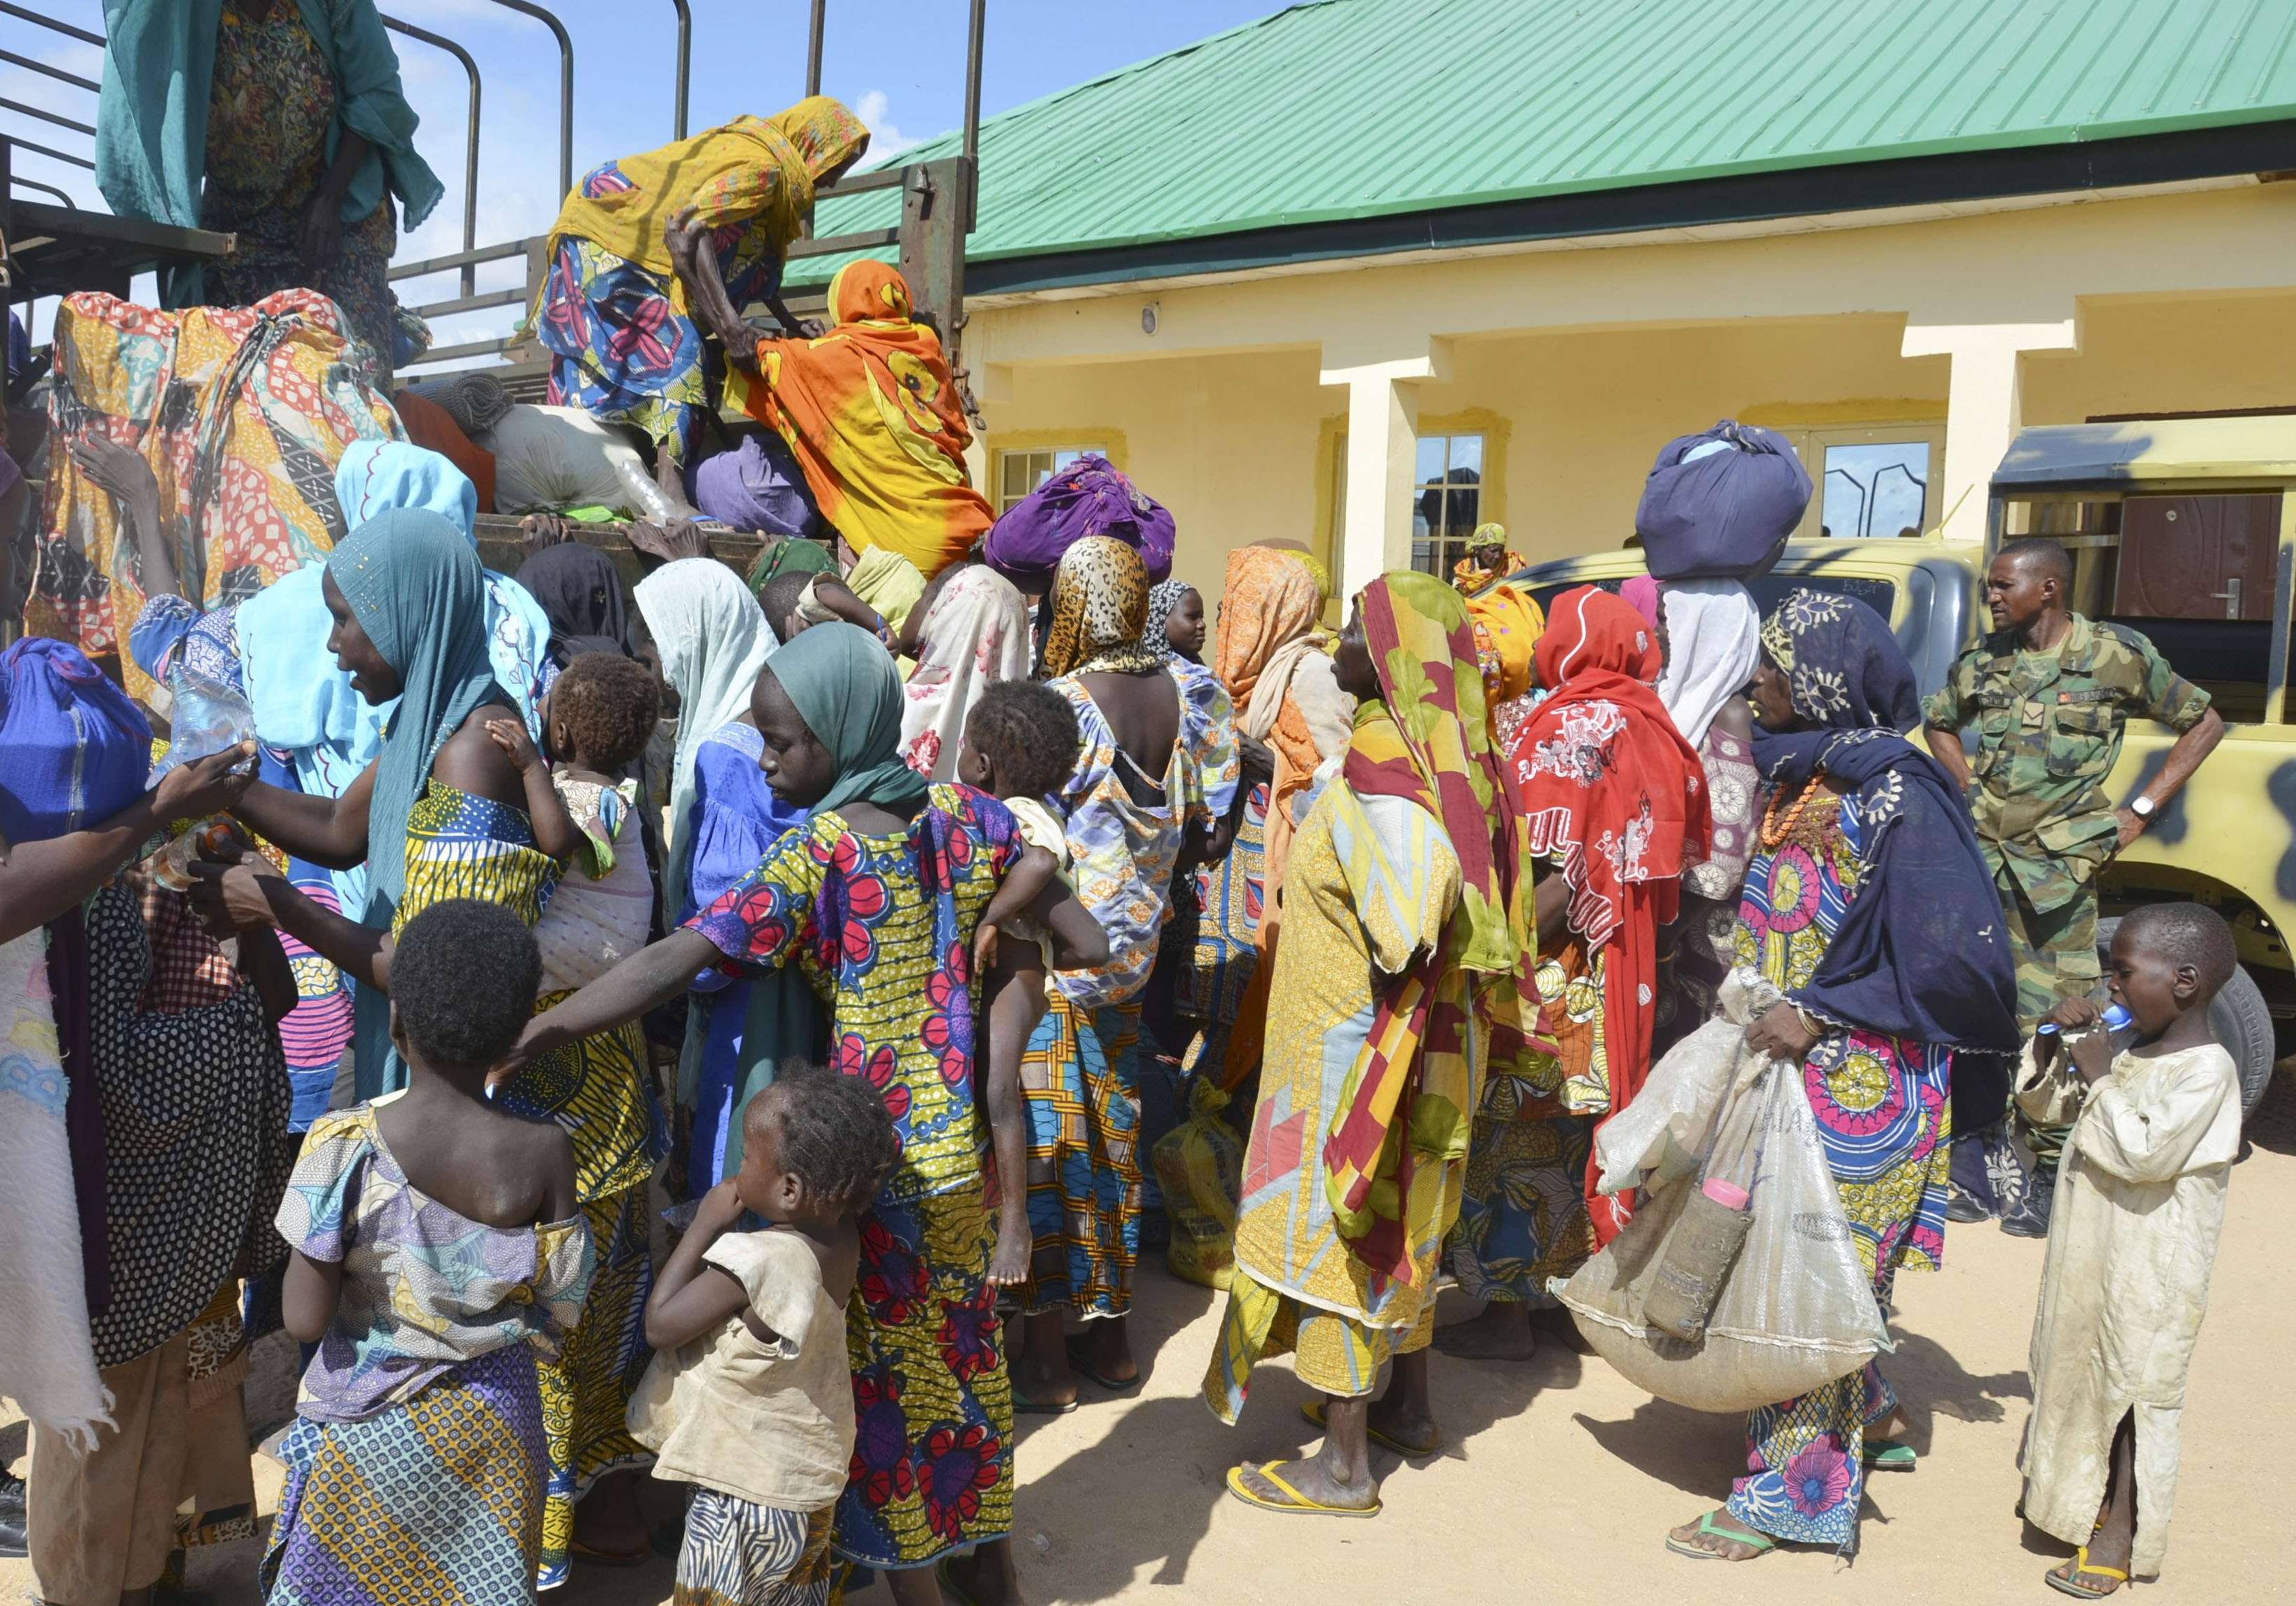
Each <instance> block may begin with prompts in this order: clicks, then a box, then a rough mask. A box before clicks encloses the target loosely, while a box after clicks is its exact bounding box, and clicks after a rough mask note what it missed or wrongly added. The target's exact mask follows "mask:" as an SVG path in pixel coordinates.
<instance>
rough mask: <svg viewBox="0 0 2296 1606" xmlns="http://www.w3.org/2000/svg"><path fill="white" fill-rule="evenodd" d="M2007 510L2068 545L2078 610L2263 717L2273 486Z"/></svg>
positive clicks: (2025, 528)
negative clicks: (2130, 634)
mask: <svg viewBox="0 0 2296 1606" xmlns="http://www.w3.org/2000/svg"><path fill="white" fill-rule="evenodd" d="M2007 512H2008V515H2009V516H2008V520H2007V522H2006V524H2005V529H2007V531H2008V532H2009V533H2010V534H2011V535H2013V536H2020V535H2028V534H2030V535H2042V536H2049V537H2054V539H2056V540H2058V541H2061V542H2062V543H2063V544H2064V546H2065V548H2066V550H2067V551H2068V552H2070V553H2071V555H2072V559H2073V593H2072V604H2073V607H2074V609H2075V610H2077V611H2079V612H2081V613H2085V614H2087V616H2088V617H2089V618H2091V619H2103V620H2108V621H2110V622H2111V623H2113V624H2116V625H2121V626H2124V627H2127V628H2128V629H2131V630H2135V631H2137V632H2139V633H2141V634H2142V635H2144V636H2145V637H2146V638H2147V639H2149V640H2150V641H2151V642H2152V643H2153V646H2154V648H2156V649H2157V650H2158V651H2159V652H2160V654H2161V657H2162V658H2164V659H2166V660H2169V667H2170V668H2173V669H2175V670H2176V671H2177V674H2179V675H2181V676H2184V677H2185V679H2187V680H2190V681H2194V682H2195V683H2197V684H2200V685H2202V686H2204V687H2206V688H2207V689H2208V692H2209V693H2210V696H2212V697H2213V698H2214V699H2215V700H2216V703H2217V708H2218V711H2219V712H2220V713H2222V714H2223V715H2224V717H2226V719H2230V720H2235V721H2240V720H2245V721H2251V722H2253V721H2255V720H2258V719H2261V718H2262V717H2264V695H2265V689H2266V686H2265V677H2266V676H2267V673H2268V670H2269V667H2270V658H2271V652H2272V606H2273V585H2274V580H2275V578H2276V568H2277V562H2278V556H2279V550H2280V495H2279V493H2278V492H2276V491H2270V492H2261V493H2254V492H2231V493H2216V494H2210V495H2204V496H2127V497H2120V498H2108V497H2091V498H2088V499H2079V498H2073V497H2056V498H2035V499H2033V500H2031V501H2015V502H2012V503H2011V504H2009V507H2008V509H2007Z"/></svg>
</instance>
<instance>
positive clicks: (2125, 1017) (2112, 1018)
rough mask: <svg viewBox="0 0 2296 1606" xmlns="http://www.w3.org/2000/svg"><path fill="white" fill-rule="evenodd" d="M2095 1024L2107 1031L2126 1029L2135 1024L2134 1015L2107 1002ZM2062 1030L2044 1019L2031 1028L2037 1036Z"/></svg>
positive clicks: (2053, 1033)
mask: <svg viewBox="0 0 2296 1606" xmlns="http://www.w3.org/2000/svg"><path fill="white" fill-rule="evenodd" d="M2097 1024H2098V1025H2100V1026H2102V1027H2103V1028H2104V1029H2105V1030H2106V1031H2108V1032H2120V1031H2127V1030H2128V1028H2130V1027H2132V1026H2134V1025H2136V1016H2134V1015H2132V1014H2130V1013H2129V1012H2128V1011H2127V1010H2125V1009H2123V1008H2122V1007H2121V1006H2120V1005H2119V1004H2106V1005H2105V1006H2104V1013H2103V1014H2102V1015H2099V1016H2098V1017H2097ZM2062 1030H2063V1028H2062V1027H2060V1026H2059V1025H2058V1024H2057V1023H2056V1022H2055V1021H2054V1020H2044V1021H2042V1022H2041V1024H2040V1025H2038V1026H2037V1027H2035V1028H2033V1035H2034V1036H2035V1037H2056V1036H2058V1035H2059V1034H2060V1033H2061V1032H2062Z"/></svg>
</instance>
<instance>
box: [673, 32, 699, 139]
mask: <svg viewBox="0 0 2296 1606" xmlns="http://www.w3.org/2000/svg"><path fill="white" fill-rule="evenodd" d="M669 3H670V4H672V5H674V6H676V7H677V109H676V111H675V112H674V113H673V114H672V116H671V119H670V123H671V127H670V137H671V138H672V139H684V138H685V91H686V87H687V85H688V84H689V83H690V82H691V80H692V78H693V12H691V11H689V10H688V9H686V4H685V0H669Z"/></svg>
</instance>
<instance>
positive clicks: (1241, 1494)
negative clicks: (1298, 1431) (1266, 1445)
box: [1227, 1461, 1379, 1517]
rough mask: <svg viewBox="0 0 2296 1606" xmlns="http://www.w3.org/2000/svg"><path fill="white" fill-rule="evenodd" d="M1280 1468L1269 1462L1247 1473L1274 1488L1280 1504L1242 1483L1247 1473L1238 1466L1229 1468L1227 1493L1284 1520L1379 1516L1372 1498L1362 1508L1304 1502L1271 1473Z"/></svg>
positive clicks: (1277, 1462) (1298, 1494)
mask: <svg viewBox="0 0 2296 1606" xmlns="http://www.w3.org/2000/svg"><path fill="white" fill-rule="evenodd" d="M1282 1465H1283V1463H1282V1462H1280V1461H1271V1462H1267V1463H1263V1464H1262V1465H1259V1466H1257V1467H1252V1468H1251V1469H1249V1470H1250V1471H1255V1472H1258V1473H1259V1475H1260V1476H1261V1477H1262V1478H1265V1479H1267V1481H1268V1482H1270V1483H1272V1484H1274V1485H1275V1488H1276V1490H1277V1492H1278V1493H1280V1494H1281V1495H1283V1499H1282V1500H1270V1499H1269V1498H1268V1497H1267V1495H1262V1494H1259V1493H1257V1492H1255V1491H1254V1490H1253V1489H1252V1488H1251V1487H1250V1486H1249V1485H1248V1484H1246V1483H1245V1482H1244V1481H1243V1474H1244V1472H1245V1471H1246V1470H1247V1469H1245V1468H1243V1467H1240V1466H1235V1467H1230V1468H1229V1469H1228V1470H1227V1492H1228V1493H1229V1494H1231V1495H1234V1496H1235V1497H1236V1498H1237V1499H1238V1500H1241V1501H1242V1502H1243V1503H1244V1504H1246V1505H1256V1506H1258V1507H1259V1509H1260V1510H1261V1511H1263V1512H1283V1513H1284V1514H1285V1515H1286V1516H1292V1517H1376V1516H1378V1515H1379V1501H1378V1499H1377V1498H1376V1497H1374V1499H1373V1501H1372V1503H1371V1504H1369V1505H1362V1506H1357V1505H1324V1504H1322V1503H1321V1502H1319V1501H1314V1500H1310V1499H1308V1496H1306V1495H1302V1494H1301V1493H1300V1491H1299V1490H1297V1489H1295V1488H1293V1487H1292V1486H1291V1485H1290V1484H1288V1483H1286V1482H1284V1481H1283V1479H1281V1478H1279V1477H1277V1476H1276V1474H1275V1469H1276V1468H1278V1467H1280V1466H1282Z"/></svg>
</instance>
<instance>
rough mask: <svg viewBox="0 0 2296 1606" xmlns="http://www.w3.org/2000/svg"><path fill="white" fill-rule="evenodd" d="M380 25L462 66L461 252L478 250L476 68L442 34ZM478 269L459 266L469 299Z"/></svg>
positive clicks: (387, 22)
mask: <svg viewBox="0 0 2296 1606" xmlns="http://www.w3.org/2000/svg"><path fill="white" fill-rule="evenodd" d="M382 25H383V26H384V27H385V28H388V29H391V30H393V31H394V32H397V33H402V34H405V35H406V37H408V38H410V39H420V40H421V41H422V43H423V44H425V45H431V46H433V47H434V48H436V49H439V50H443V51H445V52H446V53H447V54H448V55H450V56H453V57H454V58H455V60H456V61H460V62H461V63H462V64H463V71H464V72H465V73H467V74H469V75H470V79H471V127H470V132H469V134H468V135H467V136H466V137H465V138H464V140H463V250H466V251H470V250H477V249H478V246H479V64H478V62H476V61H472V60H471V53H470V52H469V51H467V50H464V49H463V47H462V46H461V45H457V44H455V41H454V40H452V39H449V38H447V37H446V36H445V35H443V34H434V33H432V32H431V31H430V29H427V28H417V27H415V26H414V24H413V23H412V22H402V21H400V20H398V18H396V17H385V18H384V19H383V20H382ZM478 271H479V270H478V268H477V266H476V265H474V264H472V263H469V262H465V263H464V264H463V294H464V295H466V296H467V295H471V294H473V293H475V292H476V291H477V290H478V287H479V281H478Z"/></svg>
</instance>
